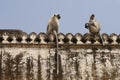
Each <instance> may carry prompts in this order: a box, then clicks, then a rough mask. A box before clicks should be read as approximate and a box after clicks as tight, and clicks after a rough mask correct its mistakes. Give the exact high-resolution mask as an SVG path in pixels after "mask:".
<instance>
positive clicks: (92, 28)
mask: <svg viewBox="0 0 120 80" xmlns="http://www.w3.org/2000/svg"><path fill="white" fill-rule="evenodd" d="M85 28H87V29H89V32H90V34H91V35H92V36H94V38H96V37H97V36H99V37H100V39H101V42H102V45H103V39H102V37H101V36H100V24H99V23H98V22H97V21H96V20H95V15H94V14H92V15H91V16H90V20H89V23H86V24H85Z"/></svg>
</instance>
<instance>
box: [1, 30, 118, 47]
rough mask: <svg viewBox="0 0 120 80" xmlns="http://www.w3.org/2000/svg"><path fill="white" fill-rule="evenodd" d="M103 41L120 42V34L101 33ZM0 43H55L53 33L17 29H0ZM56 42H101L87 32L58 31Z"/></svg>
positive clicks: (107, 42)
mask: <svg viewBox="0 0 120 80" xmlns="http://www.w3.org/2000/svg"><path fill="white" fill-rule="evenodd" d="M101 37H102V39H103V43H104V44H105V45H107V44H116V45H119V44H120V35H117V34H115V33H112V34H110V35H108V34H106V33H103V34H101ZM0 43H2V44H7V43H9V44H11V43H19V44H53V43H55V37H54V35H52V34H51V35H50V36H47V35H46V33H44V32H41V33H39V34H37V33H35V32H31V33H30V34H27V33H26V32H22V31H19V30H0ZM58 43H59V44H81V45H83V44H99V45H100V44H101V41H100V38H99V37H98V38H96V39H94V38H92V37H91V35H90V34H89V33H85V34H80V33H76V34H75V35H73V34H72V33H67V34H63V33H59V34H58Z"/></svg>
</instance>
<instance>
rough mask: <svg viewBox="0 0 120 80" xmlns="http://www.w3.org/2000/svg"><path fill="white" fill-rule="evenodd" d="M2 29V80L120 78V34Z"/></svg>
mask: <svg viewBox="0 0 120 80" xmlns="http://www.w3.org/2000/svg"><path fill="white" fill-rule="evenodd" d="M101 36H102V38H103V42H104V45H102V44H101V41H100V39H99V37H98V38H96V39H94V38H91V36H90V34H88V33H85V34H83V35H82V34H80V33H76V34H75V35H73V34H72V33H67V34H63V33H59V34H58V39H59V40H58V43H59V47H58V55H59V64H58V65H59V74H58V75H56V72H57V69H56V68H57V60H56V54H57V53H56V43H55V37H54V35H52V34H51V35H50V36H47V35H46V34H45V33H40V34H36V33H35V32H32V33H30V34H27V33H25V32H23V31H21V30H0V80H120V35H117V34H115V33H112V34H110V35H108V34H106V33H103V34H101Z"/></svg>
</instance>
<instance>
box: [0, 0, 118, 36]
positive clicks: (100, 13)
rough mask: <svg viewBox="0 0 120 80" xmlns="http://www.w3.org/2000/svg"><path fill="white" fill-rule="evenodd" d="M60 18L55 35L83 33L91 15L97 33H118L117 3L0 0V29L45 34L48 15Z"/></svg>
mask: <svg viewBox="0 0 120 80" xmlns="http://www.w3.org/2000/svg"><path fill="white" fill-rule="evenodd" d="M56 13H59V14H61V20H60V28H59V32H62V33H64V34H66V33H69V32H71V33H73V34H75V33H78V32H79V33H82V34H84V33H86V32H88V30H87V29H85V28H84V24H85V23H86V22H88V20H89V16H90V15H91V14H95V16H96V19H97V20H98V21H99V22H100V24H101V33H108V34H111V33H116V34H119V33H120V0H0V28H1V29H20V30H23V31H25V32H27V33H31V32H36V33H40V32H46V26H47V23H48V19H49V18H50V16H51V15H53V14H56Z"/></svg>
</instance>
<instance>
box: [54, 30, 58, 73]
mask: <svg viewBox="0 0 120 80" xmlns="http://www.w3.org/2000/svg"><path fill="white" fill-rule="evenodd" d="M54 34H55V37H56V54H57V75H58V74H59V54H58V36H57V32H56V31H55V30H54Z"/></svg>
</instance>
